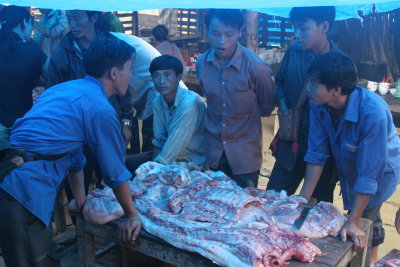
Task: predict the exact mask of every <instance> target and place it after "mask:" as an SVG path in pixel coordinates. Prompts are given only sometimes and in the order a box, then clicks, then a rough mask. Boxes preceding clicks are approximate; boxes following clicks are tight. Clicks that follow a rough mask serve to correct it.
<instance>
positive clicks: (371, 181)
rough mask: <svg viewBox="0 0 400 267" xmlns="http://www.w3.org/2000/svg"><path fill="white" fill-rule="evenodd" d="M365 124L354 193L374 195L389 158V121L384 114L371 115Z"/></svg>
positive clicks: (365, 120)
mask: <svg viewBox="0 0 400 267" xmlns="http://www.w3.org/2000/svg"><path fill="white" fill-rule="evenodd" d="M382 113H383V112H382ZM363 124H364V125H363V127H362V135H361V140H360V144H359V147H358V155H357V174H358V176H357V178H356V182H355V184H354V191H355V192H357V193H360V194H368V195H374V194H375V193H376V191H377V189H378V183H377V179H378V177H381V176H382V175H383V173H384V170H385V166H386V162H387V158H388V154H387V153H388V152H387V134H388V131H387V119H386V118H385V117H384V114H376V113H375V114H372V113H371V114H368V115H367V116H366V117H365V119H364V122H363Z"/></svg>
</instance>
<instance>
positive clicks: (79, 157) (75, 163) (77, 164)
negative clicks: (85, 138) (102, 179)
mask: <svg viewBox="0 0 400 267" xmlns="http://www.w3.org/2000/svg"><path fill="white" fill-rule="evenodd" d="M71 157H72V166H71V167H70V168H69V172H70V173H75V172H79V171H80V170H82V169H83V167H85V164H86V158H85V156H84V155H83V151H82V147H81V148H79V149H77V150H76V151H74V152H73V153H72V156H71Z"/></svg>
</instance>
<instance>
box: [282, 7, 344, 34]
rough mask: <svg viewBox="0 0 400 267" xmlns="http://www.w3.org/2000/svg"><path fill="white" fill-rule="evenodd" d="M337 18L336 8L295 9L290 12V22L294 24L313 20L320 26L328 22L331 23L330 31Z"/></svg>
mask: <svg viewBox="0 0 400 267" xmlns="http://www.w3.org/2000/svg"><path fill="white" fill-rule="evenodd" d="M335 17H336V9H335V7H334V6H310V7H293V8H292V9H291V10H290V20H291V21H292V23H293V22H295V21H305V20H307V19H312V20H314V21H315V22H316V23H317V24H318V25H319V24H321V23H322V22H324V21H327V22H329V29H331V28H332V26H333V23H334V22H335Z"/></svg>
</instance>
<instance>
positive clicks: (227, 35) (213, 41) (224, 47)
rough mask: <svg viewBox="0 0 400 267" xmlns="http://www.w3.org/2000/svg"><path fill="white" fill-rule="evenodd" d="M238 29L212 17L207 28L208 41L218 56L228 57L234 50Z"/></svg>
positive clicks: (238, 34)
mask: <svg viewBox="0 0 400 267" xmlns="http://www.w3.org/2000/svg"><path fill="white" fill-rule="evenodd" d="M239 37H240V31H239V30H238V29H235V28H231V27H229V26H227V25H225V24H224V23H223V22H221V21H220V20H219V19H217V18H213V19H212V20H211V22H210V25H209V28H208V42H209V43H210V46H211V48H212V49H214V51H215V54H216V55H217V57H218V58H230V57H231V56H232V55H233V53H234V52H235V49H236V45H237V42H238V40H239Z"/></svg>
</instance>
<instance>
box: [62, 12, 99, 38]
mask: <svg viewBox="0 0 400 267" xmlns="http://www.w3.org/2000/svg"><path fill="white" fill-rule="evenodd" d="M66 15H67V20H68V24H69V26H70V28H71V32H72V35H73V36H74V37H75V38H82V37H85V36H87V35H88V34H89V33H90V32H92V31H94V24H95V22H96V20H97V16H96V15H92V16H91V17H90V18H89V16H88V15H87V13H86V12H85V11H82V10H67V12H66Z"/></svg>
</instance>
